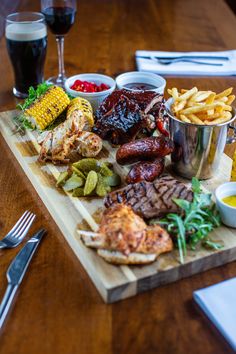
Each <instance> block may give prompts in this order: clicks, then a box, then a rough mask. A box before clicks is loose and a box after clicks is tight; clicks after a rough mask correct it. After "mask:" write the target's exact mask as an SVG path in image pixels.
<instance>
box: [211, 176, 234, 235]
mask: <svg viewBox="0 0 236 354" xmlns="http://www.w3.org/2000/svg"><path fill="white" fill-rule="evenodd" d="M231 195H236V182H226V183H223V184H221V185H220V186H219V187H218V188H216V191H215V196H216V206H217V209H218V210H219V212H220V216H221V220H222V222H223V223H224V224H225V225H227V226H229V227H234V228H236V208H234V207H232V206H230V205H228V204H226V203H224V202H223V201H222V198H225V197H229V196H231Z"/></svg>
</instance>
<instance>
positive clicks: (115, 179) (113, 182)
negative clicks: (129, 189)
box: [104, 173, 121, 187]
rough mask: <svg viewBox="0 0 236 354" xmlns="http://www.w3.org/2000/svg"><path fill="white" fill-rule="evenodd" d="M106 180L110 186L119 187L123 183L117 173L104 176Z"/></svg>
mask: <svg viewBox="0 0 236 354" xmlns="http://www.w3.org/2000/svg"><path fill="white" fill-rule="evenodd" d="M104 182H105V183H106V184H107V185H108V186H110V187H117V186H119V185H120V184H121V178H120V176H119V175H118V174H117V173H113V175H112V176H108V177H104Z"/></svg>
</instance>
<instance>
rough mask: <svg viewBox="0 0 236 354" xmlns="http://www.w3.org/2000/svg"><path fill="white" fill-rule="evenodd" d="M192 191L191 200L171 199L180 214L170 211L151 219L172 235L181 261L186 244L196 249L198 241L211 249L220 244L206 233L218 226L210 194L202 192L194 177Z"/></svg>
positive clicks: (182, 260)
mask: <svg viewBox="0 0 236 354" xmlns="http://www.w3.org/2000/svg"><path fill="white" fill-rule="evenodd" d="M192 191H193V201H192V202H189V201H187V200H184V199H173V201H174V202H175V203H176V204H177V205H178V206H179V207H180V208H181V209H182V210H183V213H182V215H177V214H173V213H170V214H167V215H166V217H165V218H163V219H161V220H155V219H154V220H152V221H151V223H152V224H155V223H158V224H161V225H162V226H163V227H165V228H166V229H167V231H168V232H169V233H170V234H171V235H172V236H174V238H175V240H176V245H177V247H178V249H179V257H180V262H181V263H184V256H185V255H186V253H187V252H186V249H187V245H188V246H189V247H190V248H191V249H196V246H197V245H198V244H199V243H201V244H202V246H204V247H208V248H212V249H219V247H220V246H221V245H220V244H217V243H215V242H213V241H211V240H209V238H208V234H209V233H210V232H211V231H212V230H213V229H214V228H215V227H218V226H220V215H219V213H218V211H217V209H216V205H215V204H214V203H213V202H212V199H211V194H209V193H203V192H202V189H201V184H200V182H199V180H198V179H197V178H195V177H194V178H193V179H192Z"/></svg>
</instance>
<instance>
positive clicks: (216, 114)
mask: <svg viewBox="0 0 236 354" xmlns="http://www.w3.org/2000/svg"><path fill="white" fill-rule="evenodd" d="M220 117H221V113H213V114H210V115H207V116H206V120H213V119H217V118H220Z"/></svg>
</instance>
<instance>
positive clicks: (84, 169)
mask: <svg viewBox="0 0 236 354" xmlns="http://www.w3.org/2000/svg"><path fill="white" fill-rule="evenodd" d="M120 183H121V178H120V176H119V175H118V174H116V173H114V171H113V169H112V163H110V162H108V161H103V162H99V161H97V160H96V159H94V158H85V159H82V160H79V161H78V162H75V163H73V164H72V165H71V166H70V167H68V170H67V171H65V172H62V173H61V174H60V175H59V177H58V179H57V185H58V186H61V187H62V186H64V190H65V191H67V192H72V196H73V197H84V196H99V197H105V196H106V194H107V193H109V192H110V191H111V189H112V188H111V187H116V186H118V185H119V184H120Z"/></svg>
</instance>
